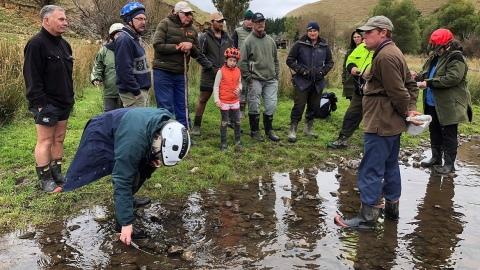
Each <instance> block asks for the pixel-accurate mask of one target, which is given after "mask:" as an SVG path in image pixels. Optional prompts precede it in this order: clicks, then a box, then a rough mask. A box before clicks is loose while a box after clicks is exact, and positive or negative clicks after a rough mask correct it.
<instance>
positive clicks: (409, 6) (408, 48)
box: [372, 0, 421, 53]
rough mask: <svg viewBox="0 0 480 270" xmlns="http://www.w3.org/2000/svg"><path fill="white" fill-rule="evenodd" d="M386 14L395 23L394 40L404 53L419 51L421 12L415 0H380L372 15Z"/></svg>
mask: <svg viewBox="0 0 480 270" xmlns="http://www.w3.org/2000/svg"><path fill="white" fill-rule="evenodd" d="M378 15H384V16H386V17H387V18H389V19H390V20H391V21H392V23H393V40H394V41H395V44H396V45H397V46H398V48H400V50H402V52H403V53H417V52H418V51H419V49H420V44H421V40H420V39H419V37H420V27H419V25H418V23H417V20H418V19H419V17H420V12H419V11H418V10H417V9H416V8H415V5H414V3H413V0H403V1H401V2H396V1H394V0H380V1H379V2H378V4H377V5H376V6H375V7H374V8H373V11H372V16H378Z"/></svg>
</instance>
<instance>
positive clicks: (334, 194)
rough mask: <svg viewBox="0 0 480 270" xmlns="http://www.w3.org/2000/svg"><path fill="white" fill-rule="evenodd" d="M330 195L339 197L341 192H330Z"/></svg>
mask: <svg viewBox="0 0 480 270" xmlns="http://www.w3.org/2000/svg"><path fill="white" fill-rule="evenodd" d="M330 195H332V197H338V196H340V192H338V190H335V191H330Z"/></svg>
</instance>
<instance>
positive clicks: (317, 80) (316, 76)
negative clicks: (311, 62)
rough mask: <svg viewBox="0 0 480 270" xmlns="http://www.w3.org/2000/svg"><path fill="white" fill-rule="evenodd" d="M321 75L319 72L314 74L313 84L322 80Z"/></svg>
mask: <svg viewBox="0 0 480 270" xmlns="http://www.w3.org/2000/svg"><path fill="white" fill-rule="evenodd" d="M323 77H324V75H323V73H322V72H321V71H319V72H317V74H315V82H319V81H321V80H323Z"/></svg>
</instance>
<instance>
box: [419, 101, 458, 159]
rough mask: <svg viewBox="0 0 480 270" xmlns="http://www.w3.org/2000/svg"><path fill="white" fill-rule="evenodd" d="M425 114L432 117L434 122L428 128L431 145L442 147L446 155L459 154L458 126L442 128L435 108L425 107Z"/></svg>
mask: <svg viewBox="0 0 480 270" xmlns="http://www.w3.org/2000/svg"><path fill="white" fill-rule="evenodd" d="M425 114H429V115H431V116H432V122H430V125H429V126H428V130H429V131H430V144H431V145H442V146H443V150H444V151H445V152H446V153H457V148H458V140H457V134H458V124H453V125H446V126H442V125H441V124H440V121H439V120H438V115H437V111H436V110H435V106H429V105H428V104H426V106H425Z"/></svg>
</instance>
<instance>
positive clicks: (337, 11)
mask: <svg viewBox="0 0 480 270" xmlns="http://www.w3.org/2000/svg"><path fill="white" fill-rule="evenodd" d="M447 1H448V0H414V3H415V7H416V8H417V9H418V10H419V11H420V12H421V13H422V15H423V16H427V15H430V14H432V13H433V12H434V11H435V10H436V9H438V8H439V7H440V6H441V5H443V4H445V3H447ZM470 1H472V3H473V4H474V6H475V7H476V8H477V10H478V9H480V0H470ZM377 3H378V0H356V1H351V0H322V1H318V2H315V3H311V4H306V5H304V6H301V7H299V8H297V9H294V10H292V11H290V12H289V13H287V15H285V16H286V17H300V16H306V17H309V18H312V19H315V18H317V17H318V14H322V13H326V14H328V15H331V16H333V17H334V18H335V28H336V30H337V31H338V30H340V31H344V30H345V29H351V28H352V27H354V26H360V25H361V24H362V23H365V22H366V21H367V19H368V18H369V14H370V12H371V11H372V10H373V7H374V6H375V5H376V4H377Z"/></svg>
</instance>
